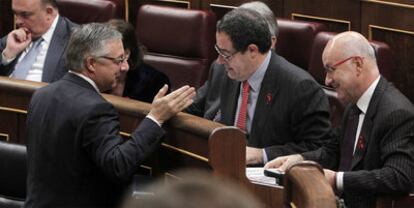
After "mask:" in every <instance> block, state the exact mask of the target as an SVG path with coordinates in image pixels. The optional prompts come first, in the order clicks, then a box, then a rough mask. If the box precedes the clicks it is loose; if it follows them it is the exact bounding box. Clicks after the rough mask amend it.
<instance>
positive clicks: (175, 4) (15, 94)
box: [0, 0, 414, 208]
mask: <svg viewBox="0 0 414 208" xmlns="http://www.w3.org/2000/svg"><path fill="white" fill-rule="evenodd" d="M12 1H13V0H0V36H1V37H4V36H6V35H7V34H8V33H9V32H10V31H12V30H13V29H15V28H16V26H15V17H14V14H13V11H12V10H11V7H12ZM246 2H249V0H57V5H58V8H59V14H60V15H61V16H64V17H67V18H68V19H70V20H71V21H73V22H75V23H77V24H86V23H90V22H106V21H108V20H110V19H114V18H117V19H123V20H125V21H127V22H129V23H131V24H132V25H133V26H134V27H135V33H136V36H137V37H138V39H139V42H140V43H141V44H142V45H143V46H145V48H146V53H145V55H144V56H143V62H145V63H146V64H148V65H150V66H152V67H154V68H156V69H158V70H159V71H161V72H163V73H165V74H166V75H167V76H168V78H169V80H170V82H171V90H175V89H178V88H180V87H181V86H183V85H190V86H193V87H195V88H196V89H198V88H200V87H201V86H202V85H203V84H204V83H205V82H206V80H207V79H208V77H209V70H210V65H211V64H212V63H213V62H214V61H215V60H216V59H217V56H218V54H217V52H216V50H215V44H216V23H217V21H219V20H220V19H221V18H222V17H223V16H224V15H225V14H226V13H227V12H228V11H231V10H233V9H234V8H237V7H238V6H239V5H241V4H243V3H246ZM262 2H264V3H265V4H266V5H267V6H268V7H269V8H270V9H271V10H272V11H273V12H274V14H275V16H276V17H277V23H278V28H279V33H278V35H277V44H276V48H275V52H276V53H277V54H278V55H280V56H282V57H284V58H285V59H287V60H288V61H289V62H291V63H293V64H294V65H296V66H299V67H300V68H302V69H303V70H305V71H307V72H308V73H309V74H310V75H312V77H313V78H314V79H315V80H316V81H317V82H318V84H319V85H320V86H321V87H322V89H323V90H324V92H325V93H326V95H327V97H328V99H329V105H330V111H331V112H330V113H331V116H330V121H331V123H332V126H334V127H337V126H339V125H340V124H341V120H342V116H343V114H344V110H345V107H346V106H344V105H343V104H342V103H341V102H340V101H338V99H337V97H336V93H335V91H334V89H332V88H331V87H330V86H326V85H325V73H326V72H325V69H324V65H323V62H322V58H321V57H322V53H323V50H324V48H325V46H326V44H327V43H328V41H330V40H331V39H332V38H334V36H335V35H337V34H338V33H341V32H345V31H356V32H359V33H361V34H362V35H363V36H365V37H366V38H367V39H368V41H369V43H370V45H371V46H372V47H373V49H374V51H375V55H376V59H377V63H378V68H379V71H380V73H381V75H382V76H383V77H385V78H386V79H387V80H388V81H389V82H392V83H393V84H394V85H395V86H396V88H397V89H398V90H400V91H401V92H402V93H403V94H404V95H405V96H406V97H407V98H408V99H409V100H410V101H411V102H413V101H414V90H413V89H414V82H413V80H414V72H412V71H411V70H413V66H414V59H413V58H412V57H410V56H412V55H409V54H414V21H412V20H413V19H414V1H411V0H352V1H350V0H262ZM410 51H411V52H410ZM45 85H47V83H43V82H32V81H26V80H17V79H13V78H9V77H7V76H0V207H22V205H23V203H24V201H25V197H26V177H27V175H26V172H27V168H26V156H27V155H26V154H27V153H26V146H25V145H26V144H27V139H26V137H27V134H26V119H27V112H28V106H29V103H30V100H31V97H32V95H33V93H34V92H35V91H36V90H37V89H39V88H41V87H43V86H45ZM103 96H104V98H105V99H106V100H107V101H108V102H110V103H112V105H113V106H114V107H115V108H116V109H117V110H118V112H119V121H120V134H121V136H122V137H124V138H125V139H128V137H129V136H131V134H132V132H133V131H134V129H135V128H136V126H137V125H138V124H139V123H140V122H141V121H142V120H143V119H144V118H145V116H146V115H147V114H148V112H149V111H150V109H151V105H150V104H148V103H145V102H141V101H136V100H133V99H128V98H124V97H118V96H114V95H110V94H103ZM164 126H165V127H164V129H166V131H167V134H166V136H165V138H164V139H163V141H162V143H161V145H160V147H159V148H158V149H157V150H156V151H155V152H154V153H153V154H152V155H151V156H150V158H149V159H147V160H146V161H145V162H144V164H143V165H141V166H140V167H139V170H138V172H137V174H141V175H146V176H151V177H154V178H162V179H163V180H165V181H167V182H168V181H169V180H177V177H178V176H176V175H174V171H175V170H179V169H182V168H196V169H202V170H205V171H208V172H210V173H212V174H213V175H217V176H222V177H225V178H230V179H232V180H233V181H235V182H236V183H237V184H240V185H241V186H243V187H244V188H246V189H247V190H249V192H251V193H252V194H253V195H254V196H255V197H256V198H257V199H258V200H259V201H260V202H262V203H263V204H264V205H265V207H337V199H336V198H335V192H334V190H333V189H332V188H331V186H330V184H329V183H328V182H327V181H326V179H325V177H324V171H323V168H322V166H321V165H319V164H317V163H314V162H309V161H305V162H302V163H298V164H295V165H293V166H291V167H290V168H289V169H288V170H287V171H286V173H285V176H284V181H283V183H281V184H278V185H269V184H266V183H262V182H255V181H252V180H250V179H249V178H248V177H247V176H246V162H245V158H246V140H247V139H246V135H245V134H244V133H243V131H241V130H240V129H237V128H235V127H231V126H225V125H223V124H220V123H217V122H213V121H210V120H207V119H203V118H200V117H197V116H194V115H190V114H187V113H183V112H181V113H179V114H178V115H177V116H175V117H173V118H172V119H171V120H170V121H168V122H167V123H165V125H164ZM413 131H414V130H413ZM230 149H231V151H229V150H230ZM183 180H185V179H183ZM412 190H414V189H412ZM376 207H378V208H385V207H414V194H409V195H405V196H399V195H398V196H393V195H390V196H388V195H385V196H381V197H378V198H377V199H376Z"/></svg>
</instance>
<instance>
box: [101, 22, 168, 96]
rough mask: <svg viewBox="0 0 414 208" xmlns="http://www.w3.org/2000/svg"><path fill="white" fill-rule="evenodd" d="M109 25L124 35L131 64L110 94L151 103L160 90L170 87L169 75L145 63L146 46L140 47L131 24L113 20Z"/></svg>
mask: <svg viewBox="0 0 414 208" xmlns="http://www.w3.org/2000/svg"><path fill="white" fill-rule="evenodd" d="M108 24H109V25H111V26H112V27H114V28H115V29H116V30H118V31H119V32H120V33H121V34H122V43H123V45H124V50H125V54H126V57H127V58H128V64H129V70H127V71H121V74H120V76H119V80H118V81H117V83H118V84H117V86H116V87H115V88H113V89H112V90H110V92H109V93H111V94H113V95H118V96H123V97H129V98H132V99H135V100H140V101H144V102H147V103H151V102H152V100H153V99H154V96H155V95H156V94H157V92H158V90H160V89H161V88H162V87H163V86H164V85H168V86H170V81H169V79H168V77H167V75H165V74H164V73H162V72H160V71H158V70H156V69H154V68H153V67H151V66H150V65H147V64H145V63H144V61H143V56H144V46H142V45H140V43H139V41H138V40H137V37H136V35H135V29H134V27H133V26H132V25H131V24H130V23H128V22H125V21H124V20H111V21H109V22H108Z"/></svg>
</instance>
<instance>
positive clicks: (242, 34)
mask: <svg viewBox="0 0 414 208" xmlns="http://www.w3.org/2000/svg"><path fill="white" fill-rule="evenodd" d="M217 32H225V33H226V34H227V35H228V36H229V37H230V39H231V41H232V43H233V47H234V48H235V49H236V51H241V52H244V51H246V50H247V47H248V46H249V45H250V44H255V45H257V47H258V48H259V51H260V52H261V53H265V52H267V51H268V50H269V49H270V47H271V44H272V41H271V34H270V31H269V26H268V24H267V22H266V20H265V19H264V18H263V16H262V15H260V14H259V13H258V12H256V11H253V10H251V9H245V8H236V9H233V10H232V11H230V12H228V13H227V14H226V15H224V17H223V18H222V19H221V20H220V21H218V22H217Z"/></svg>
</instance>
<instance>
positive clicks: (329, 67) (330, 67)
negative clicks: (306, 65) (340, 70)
mask: <svg viewBox="0 0 414 208" xmlns="http://www.w3.org/2000/svg"><path fill="white" fill-rule="evenodd" d="M354 58H360V59H364V57H361V56H351V57H348V58H346V59H344V60H341V61H338V62H336V63H335V64H333V65H332V66H325V69H326V72H333V71H335V69H336V67H338V66H340V65H342V64H344V63H345V62H347V61H349V60H351V59H354Z"/></svg>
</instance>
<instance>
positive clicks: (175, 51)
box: [136, 5, 217, 89]
mask: <svg viewBox="0 0 414 208" xmlns="http://www.w3.org/2000/svg"><path fill="white" fill-rule="evenodd" d="M215 24H216V16H215V14H214V13H213V12H212V11H202V10H189V9H181V8H174V7H165V6H155V5H143V6H141V7H140V9H139V11H138V15H137V21H136V30H137V35H138V38H139V40H140V42H141V43H142V44H143V45H144V46H146V47H147V49H148V52H147V54H146V55H145V56H144V62H146V63H147V64H150V65H151V66H153V67H155V68H156V69H158V70H160V71H162V72H164V73H165V74H167V75H168V77H169V78H170V81H171V85H172V88H173V89H177V88H178V87H181V86H182V85H186V84H189V85H191V86H194V87H199V86H201V85H202V84H203V83H204V82H205V80H206V79H207V76H208V71H209V68H210V64H211V62H212V61H213V60H214V59H215V58H216V57H217V56H216V55H215V52H214V43H215Z"/></svg>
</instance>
